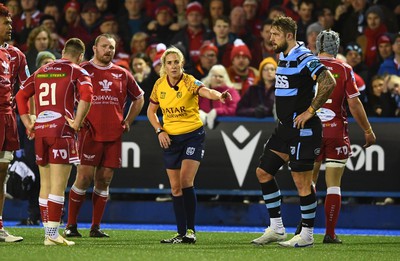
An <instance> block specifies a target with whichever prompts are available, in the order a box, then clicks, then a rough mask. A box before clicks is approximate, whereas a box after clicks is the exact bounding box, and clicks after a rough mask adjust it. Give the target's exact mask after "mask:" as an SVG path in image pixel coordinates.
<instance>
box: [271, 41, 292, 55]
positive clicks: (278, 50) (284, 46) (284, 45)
mask: <svg viewBox="0 0 400 261" xmlns="http://www.w3.org/2000/svg"><path fill="white" fill-rule="evenodd" d="M288 47H289V44H288V43H287V41H285V42H284V43H282V44H281V45H276V49H275V50H274V51H275V53H281V52H284V51H286V50H287V48H288Z"/></svg>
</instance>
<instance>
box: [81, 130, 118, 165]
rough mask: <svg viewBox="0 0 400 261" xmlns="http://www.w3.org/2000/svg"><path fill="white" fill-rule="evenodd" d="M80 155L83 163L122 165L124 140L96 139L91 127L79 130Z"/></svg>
mask: <svg viewBox="0 0 400 261" xmlns="http://www.w3.org/2000/svg"><path fill="white" fill-rule="evenodd" d="M78 140H79V156H80V161H81V165H89V166H102V167H106V168H113V169H114V168H120V167H121V147H122V141H121V140H117V141H95V140H93V136H92V131H91V130H90V129H89V128H82V129H81V130H80V131H79V138H78Z"/></svg>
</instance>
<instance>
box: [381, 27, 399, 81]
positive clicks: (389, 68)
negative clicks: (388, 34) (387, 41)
mask: <svg viewBox="0 0 400 261" xmlns="http://www.w3.org/2000/svg"><path fill="white" fill-rule="evenodd" d="M392 50H393V57H389V58H386V59H385V60H384V61H383V63H382V64H381V66H380V67H379V71H378V74H379V75H385V74H394V75H397V76H400V66H399V64H400V33H398V34H397V35H396V36H395V37H394V40H393V44H392Z"/></svg>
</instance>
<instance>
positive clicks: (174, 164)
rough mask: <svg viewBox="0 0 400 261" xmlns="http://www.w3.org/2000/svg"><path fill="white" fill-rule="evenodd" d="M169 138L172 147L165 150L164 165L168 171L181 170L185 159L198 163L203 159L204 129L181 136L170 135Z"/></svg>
mask: <svg viewBox="0 0 400 261" xmlns="http://www.w3.org/2000/svg"><path fill="white" fill-rule="evenodd" d="M169 137H170V138H171V145H170V146H169V148H168V149H164V164H165V167H166V168H167V169H180V168H181V164H182V160H184V159H192V160H197V161H201V160H202V159H203V157H204V140H205V137H206V133H205V131H204V128H203V127H201V128H199V129H197V130H195V131H192V132H189V133H185V134H181V135H169Z"/></svg>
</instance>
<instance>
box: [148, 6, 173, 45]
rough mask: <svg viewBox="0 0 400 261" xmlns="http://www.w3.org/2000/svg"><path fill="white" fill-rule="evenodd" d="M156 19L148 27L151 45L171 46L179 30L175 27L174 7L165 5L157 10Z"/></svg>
mask: <svg viewBox="0 0 400 261" xmlns="http://www.w3.org/2000/svg"><path fill="white" fill-rule="evenodd" d="M155 17H156V19H155V20H153V21H151V22H150V23H149V24H148V25H147V33H148V34H149V36H150V39H149V42H151V43H164V44H165V45H167V46H168V45H170V42H171V40H172V38H173V37H174V35H175V33H176V31H177V30H179V28H176V27H174V26H175V23H174V11H173V10H172V7H171V6H170V5H169V4H167V3H164V4H163V5H160V6H158V7H157V9H156V10H155Z"/></svg>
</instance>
